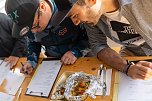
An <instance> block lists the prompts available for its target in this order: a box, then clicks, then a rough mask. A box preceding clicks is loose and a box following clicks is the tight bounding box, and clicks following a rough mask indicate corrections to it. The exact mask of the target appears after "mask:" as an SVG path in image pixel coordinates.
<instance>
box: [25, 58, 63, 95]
mask: <svg viewBox="0 0 152 101" xmlns="http://www.w3.org/2000/svg"><path fill="white" fill-rule="evenodd" d="M60 68H61V62H60V60H53V61H43V62H42V64H41V65H40V66H39V67H38V68H37V70H36V72H35V74H34V76H33V77H32V80H31V82H30V84H29V85H28V87H27V92H26V94H27V95H33V96H41V97H48V96H49V94H50V91H51V89H52V87H53V84H54V82H55V80H56V77H57V75H58V72H59V70H60Z"/></svg>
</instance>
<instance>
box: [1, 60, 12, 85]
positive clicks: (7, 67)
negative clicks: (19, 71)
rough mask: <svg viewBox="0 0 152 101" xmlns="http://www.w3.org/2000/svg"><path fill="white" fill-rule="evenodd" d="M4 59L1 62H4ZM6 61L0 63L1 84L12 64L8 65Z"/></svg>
mask: <svg viewBox="0 0 152 101" xmlns="http://www.w3.org/2000/svg"><path fill="white" fill-rule="evenodd" d="M2 61H3V60H0V63H2ZM6 64H7V63H6V62H5V61H3V63H2V64H1V65H0V85H1V84H2V83H3V81H4V79H5V77H6V75H7V74H8V73H9V71H10V65H8V66H6Z"/></svg>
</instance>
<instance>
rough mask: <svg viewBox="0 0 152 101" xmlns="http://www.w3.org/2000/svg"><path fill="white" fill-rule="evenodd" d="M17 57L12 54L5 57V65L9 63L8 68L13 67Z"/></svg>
mask: <svg viewBox="0 0 152 101" xmlns="http://www.w3.org/2000/svg"><path fill="white" fill-rule="evenodd" d="M18 59H19V58H18V57H14V56H10V57H9V58H5V61H6V62H7V64H6V66H8V65H10V69H13V67H14V66H15V65H16V63H17V61H18Z"/></svg>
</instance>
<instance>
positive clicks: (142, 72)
mask: <svg viewBox="0 0 152 101" xmlns="http://www.w3.org/2000/svg"><path fill="white" fill-rule="evenodd" d="M150 65H151V64H149V63H147V62H144V61H141V62H138V63H137V64H135V65H131V66H130V68H129V70H128V75H129V76H131V77H132V78H133V79H142V80H146V79H149V78H151V77H152V69H151V68H149V67H148V66H150Z"/></svg>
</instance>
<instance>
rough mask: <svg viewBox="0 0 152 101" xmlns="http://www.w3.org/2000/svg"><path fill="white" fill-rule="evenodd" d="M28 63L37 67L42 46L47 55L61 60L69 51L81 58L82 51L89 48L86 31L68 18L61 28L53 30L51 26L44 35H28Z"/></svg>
mask: <svg viewBox="0 0 152 101" xmlns="http://www.w3.org/2000/svg"><path fill="white" fill-rule="evenodd" d="M28 41H29V46H28V58H27V59H28V61H30V62H31V64H32V66H33V67H35V66H36V64H37V60H38V57H39V54H40V52H41V45H43V46H45V49H46V53H45V54H46V55H47V56H49V57H56V58H61V57H62V56H63V55H64V54H65V53H66V52H67V51H72V53H73V54H74V55H75V56H76V57H81V56H82V53H81V50H83V49H85V48H87V47H89V45H88V38H87V35H86V31H85V29H83V28H82V26H75V25H74V24H73V22H72V21H71V19H70V18H66V19H65V20H64V21H63V22H62V23H61V24H60V26H58V27H56V28H54V29H51V24H49V25H48V26H47V28H46V29H45V30H44V31H43V32H42V33H37V34H33V33H28Z"/></svg>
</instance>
